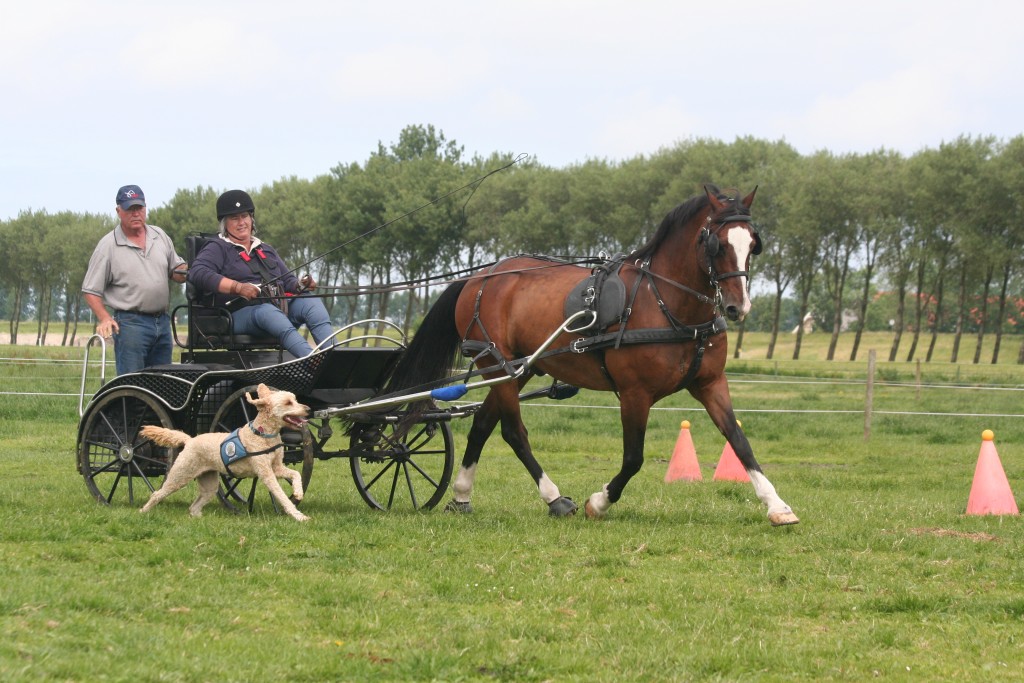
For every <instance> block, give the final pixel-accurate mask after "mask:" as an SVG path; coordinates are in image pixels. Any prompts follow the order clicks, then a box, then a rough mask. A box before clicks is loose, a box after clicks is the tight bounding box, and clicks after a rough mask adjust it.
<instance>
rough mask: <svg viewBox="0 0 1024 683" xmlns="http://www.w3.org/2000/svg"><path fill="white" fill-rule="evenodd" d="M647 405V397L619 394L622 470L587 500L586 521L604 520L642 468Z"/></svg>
mask: <svg viewBox="0 0 1024 683" xmlns="http://www.w3.org/2000/svg"><path fill="white" fill-rule="evenodd" d="M651 404H652V401H651V399H650V398H649V397H646V396H636V397H633V396H629V395H627V394H625V393H623V394H622V397H621V398H620V401H619V414H620V416H621V418H622V468H621V469H620V470H619V473H618V474H616V475H615V476H614V477H612V480H611V481H610V482H608V483H607V484H605V485H604V487H603V488H602V489H601V490H600V491H598V492H597V493H594V494H592V495H591V496H590V498H588V499H587V503H586V505H585V506H584V509H585V510H586V513H587V519H600V518H601V517H604V516H605V514H607V512H608V508H610V507H611V506H612V503H614V502H616V501H618V500H619V498H620V497H621V496H622V490H623V489H624V488H626V484H628V483H629V480H630V479H632V478H633V475H635V474H636V473H637V472H639V471H640V468H641V467H642V466H643V464H644V438H645V437H646V435H647V420H648V418H649V416H650V414H651Z"/></svg>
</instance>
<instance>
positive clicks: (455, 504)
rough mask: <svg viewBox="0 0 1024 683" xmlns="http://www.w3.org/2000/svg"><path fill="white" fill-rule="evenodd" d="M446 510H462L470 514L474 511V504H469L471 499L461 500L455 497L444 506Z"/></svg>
mask: <svg viewBox="0 0 1024 683" xmlns="http://www.w3.org/2000/svg"><path fill="white" fill-rule="evenodd" d="M444 511H445V512H461V513H463V514H467V515H468V514H469V513H470V512H472V511H473V506H472V505H470V504H469V501H468V500H467V501H466V502H464V503H463V502H460V501H457V500H455V499H452V500H449V501H448V504H447V505H445V506H444Z"/></svg>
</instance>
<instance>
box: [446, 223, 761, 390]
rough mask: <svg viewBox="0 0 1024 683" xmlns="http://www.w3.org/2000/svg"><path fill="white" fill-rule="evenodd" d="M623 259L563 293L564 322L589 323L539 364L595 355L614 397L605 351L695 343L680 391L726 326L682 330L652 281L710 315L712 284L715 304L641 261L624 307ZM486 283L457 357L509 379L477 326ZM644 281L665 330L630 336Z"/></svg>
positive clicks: (510, 366) (507, 367) (719, 321)
mask: <svg viewBox="0 0 1024 683" xmlns="http://www.w3.org/2000/svg"><path fill="white" fill-rule="evenodd" d="M733 220H735V219H733ZM532 258H540V259H544V260H554V259H550V257H544V256H532ZM626 258H627V256H626V255H625V254H617V255H615V256H613V257H612V258H610V259H606V260H604V261H603V262H602V263H600V264H598V265H597V266H595V267H594V268H593V269H592V270H591V274H590V276H589V277H587V278H585V279H584V280H582V281H581V282H580V283H579V284H578V285H576V286H575V287H574V288H573V289H572V291H570V292H569V294H568V295H567V296H566V299H565V304H564V312H565V315H566V318H568V317H570V316H571V315H573V314H574V313H576V312H578V311H589V312H591V313H592V316H591V319H590V322H588V323H587V324H586V325H584V326H582V327H579V328H575V329H572V330H569V331H570V332H578V333H580V334H582V335H584V336H581V337H579V338H577V339H576V340H575V341H573V342H572V343H571V344H570V345H569V346H565V347H561V348H557V349H550V350H548V351H546V352H544V353H543V354H541V358H545V357H547V356H553V355H556V354H559V353H568V352H572V353H598V354H600V365H601V371H602V372H603V373H604V376H605V378H606V379H607V380H608V382H609V383H610V384H611V386H612V390H613V391H615V392H616V393H618V390H617V388H616V386H615V381H614V379H613V378H612V376H611V373H609V372H608V368H607V367H606V365H605V362H604V351H605V350H606V349H609V348H615V349H618V348H620V347H621V346H622V345H623V344H666V343H667V344H671V343H682V342H690V341H693V342H696V343H697V351H696V354H695V355H694V358H693V360H692V361H691V363H690V367H689V368H688V369H687V372H686V375H685V377H684V378H683V380H682V382H681V384H680V388H683V387H685V386H686V385H687V384H689V383H690V382H691V381H692V380H693V378H694V377H695V376H696V375H697V372H698V371H699V370H700V366H701V362H702V360H703V358H704V348H705V346H706V344H707V340H708V337H712V336H714V335H717V334H720V333H722V332H725V330H726V329H727V326H726V322H725V318H724V317H722V316H717V317H715V318H714V319H713V320H710V321H708V322H706V323H701V324H699V325H687V324H685V323H683V322H682V321H681V320H679V319H678V318H677V317H676V316H675V315H673V314H672V312H671V311H670V310H669V309H668V306H667V305H666V304H665V301H664V298H663V297H662V296H661V293H660V292H659V291H658V286H657V284H656V280H657V279H660V280H663V281H665V282H667V283H669V284H671V285H672V286H675V287H677V288H679V289H682V290H683V291H686V292H688V293H690V294H693V295H694V296H696V297H697V298H699V299H700V300H701V301H703V302H704V303H714V304H715V305H716V310H717V309H718V308H719V304H720V299H721V295H720V293H719V292H718V286H717V281H716V282H715V291H716V297H715V299H712V298H710V297H708V296H706V295H704V294H701V293H700V292H698V291H696V290H693V289H690V288H689V287H687V286H686V285H683V284H681V283H678V282H675V281H674V280H669V279H668V278H665V277H663V276H660V275H658V274H656V273H653V272H651V270H650V265H651V263H650V259H646V260H644V261H637V262H635V263H633V264H632V267H634V268H636V270H637V271H638V276H637V278H636V279H635V281H634V282H633V287H632V288H631V290H630V293H629V298H628V301H627V298H626V285H625V282H624V281H623V280H622V277H621V274H620V272H621V270H622V268H623V267H624V266H625V265H626ZM566 265H568V264H566ZM497 266H498V264H494V265H492V266H491V268H490V271H489V272H490V273H493V272H494V269H495V268H497ZM739 274H746V271H743V273H740V272H736V273H727V274H725V275H724V276H718V279H724V278H725V277H733V276H735V275H739ZM488 279H489V278H487V277H485V278H483V280H482V282H481V284H480V288H479V289H478V290H477V293H476V300H475V302H474V308H473V318H472V320H471V321H470V324H469V328H467V330H466V332H465V334H463V337H462V353H463V355H465V356H467V357H469V358H472V359H473V362H474V364H478V362H479V361H480V359H481V358H482V357H484V356H490V357H492V358H494V359H495V361H496V363H497V365H496V366H495V367H494V368H493V369H502V370H504V371H505V372H506V373H508V374H514V372H515V368H516V367H517V366H518V364H519V363H520V362H521V361H509V360H508V359H506V358H504V357H502V356H501V355H500V354H499V353H497V351H496V345H495V344H494V342H493V341H492V340H491V338H490V336H489V335H488V334H487V330H486V329H485V328H484V325H483V322H482V321H481V320H480V300H481V298H482V297H483V291H484V286H485V285H486V284H487V280H488ZM644 280H647V281H648V283H649V285H650V287H651V290H652V292H653V293H654V296H655V300H656V301H657V302H658V306H659V308H660V309H661V312H662V314H663V315H664V316H665V319H666V320H667V321H668V323H669V327H661V328H644V329H636V330H627V329H626V323H627V322H628V321H629V317H630V315H631V314H632V311H633V304H634V302H635V301H636V297H637V294H638V293H639V291H640V285H641V284H642V283H643V281H644ZM614 325H618V329H617V330H613V331H610V332H609V331H608V330H609V328H610V327H612V326H614ZM473 327H477V328H478V329H479V330H480V334H481V335H482V336H483V338H484V340H483V341H477V340H473V339H468V336H469V331H470V329H472V328H473ZM488 369H491V368H488Z"/></svg>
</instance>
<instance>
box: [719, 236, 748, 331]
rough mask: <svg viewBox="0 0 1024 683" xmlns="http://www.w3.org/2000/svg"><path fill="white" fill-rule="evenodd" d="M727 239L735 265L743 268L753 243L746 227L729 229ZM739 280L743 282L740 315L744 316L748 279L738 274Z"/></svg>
mask: <svg viewBox="0 0 1024 683" xmlns="http://www.w3.org/2000/svg"><path fill="white" fill-rule="evenodd" d="M726 237H727V238H728V241H729V245H730V246H731V247H732V250H733V252H735V254H736V267H737V268H738V269H740V270H743V268H744V266H746V264H747V258H749V256H750V251H751V247H753V244H752V243H751V241H750V232H749V231H748V230H747V229H746V228H739V227H737V228H733V229H732V230H730V231H729V234H728V235H727V236H726ZM739 277H740V281H741V282H742V283H743V301H742V303H741V304H740V313H741V314H742V315H741V317H742V316H746V315H747V313H750V296H749V294H748V293H747V283H748V282H749V281H750V280H749V278H747V276H746V275H740V276H739Z"/></svg>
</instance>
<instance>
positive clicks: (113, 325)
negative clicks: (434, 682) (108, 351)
mask: <svg viewBox="0 0 1024 683" xmlns="http://www.w3.org/2000/svg"><path fill="white" fill-rule="evenodd" d="M120 331H121V328H120V327H118V325H117V321H116V320H114V319H113V318H107V319H106V320H101V321H100V322H99V324H98V325H96V334H98V335H100V336H101V337H103V338H104V339H110V337H111V336H112V335H113V334H114V333H115V332H120Z"/></svg>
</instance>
